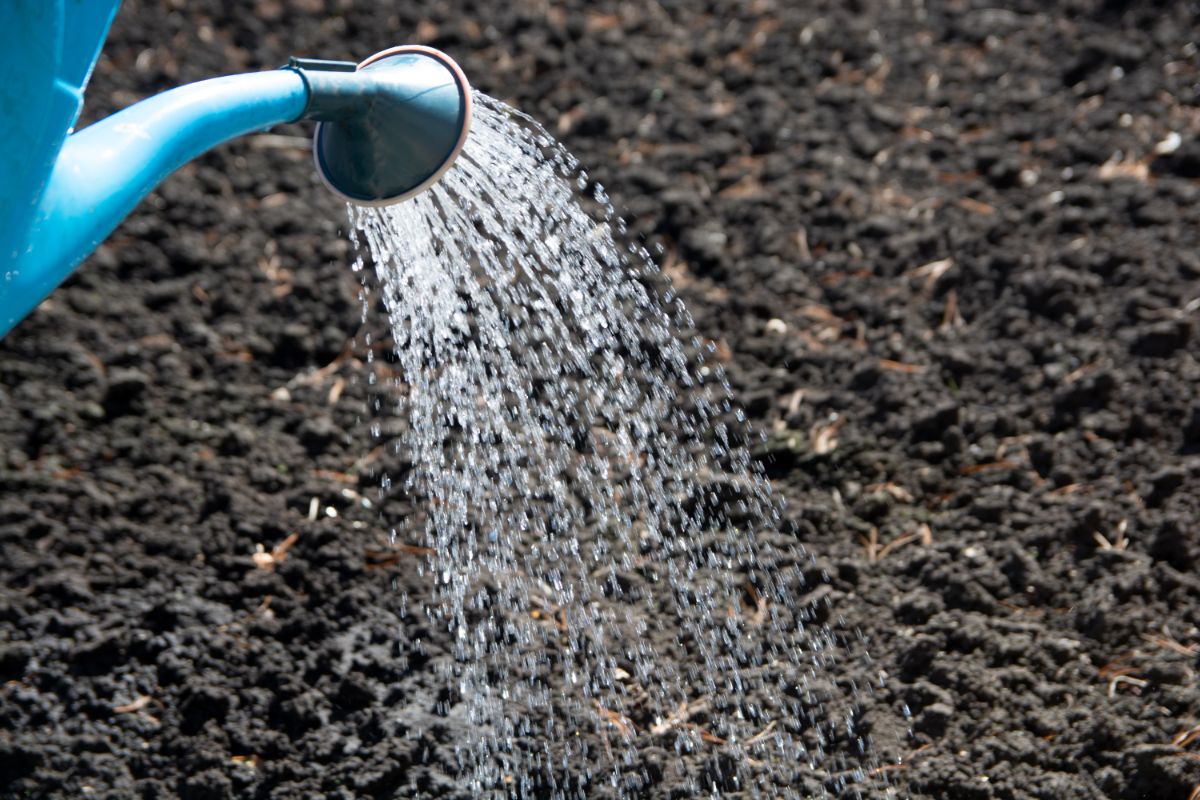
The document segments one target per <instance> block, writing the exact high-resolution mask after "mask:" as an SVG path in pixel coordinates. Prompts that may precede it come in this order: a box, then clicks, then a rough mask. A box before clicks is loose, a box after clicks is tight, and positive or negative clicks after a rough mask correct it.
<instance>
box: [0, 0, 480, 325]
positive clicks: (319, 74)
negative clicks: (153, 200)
mask: <svg viewBox="0 0 1200 800" xmlns="http://www.w3.org/2000/svg"><path fill="white" fill-rule="evenodd" d="M118 5H119V0H89V1H88V2H79V1H78V0H11V8H10V9H9V12H8V13H7V14H0V18H3V19H5V22H6V24H3V25H0V78H3V80H2V81H0V142H3V143H4V144H5V146H4V147H2V148H0V176H4V180H3V181H2V182H0V184H2V185H0V336H3V335H5V334H6V333H8V331H9V330H10V329H11V328H12V327H13V326H14V325H16V323H17V322H18V321H20V320H21V319H22V318H23V317H24V316H25V315H27V314H28V313H29V312H30V311H32V310H33V309H34V308H35V307H36V306H37V305H38V303H40V302H41V301H42V299H43V298H45V297H46V296H47V295H49V294H50V292H52V291H53V290H54V288H55V287H57V286H58V285H59V284H60V283H62V282H63V281H64V280H66V278H67V277H68V276H69V275H70V274H71V272H72V271H73V270H74V269H75V267H76V266H77V265H78V264H79V262H81V261H82V260H83V259H84V258H86V257H87V256H88V254H90V253H91V252H92V251H93V250H94V249H95V248H96V247H97V246H99V244H100V243H101V242H102V241H103V240H104V239H105V238H106V237H107V236H108V235H109V234H110V233H111V232H112V230H113V229H114V228H115V227H116V226H117V225H118V224H119V223H120V222H121V220H122V219H124V217H125V216H126V215H127V214H128V213H129V212H130V211H131V210H132V209H133V207H134V206H136V205H137V204H138V202H139V201H140V200H141V199H142V198H143V197H145V196H146V194H148V193H149V192H150V191H151V190H152V189H154V187H155V186H157V185H158V184H159V183H160V182H161V181H162V180H163V179H164V178H166V177H167V176H168V175H170V174H171V173H172V172H174V171H175V170H176V169H178V168H179V167H181V166H183V165H184V164H185V163H187V162H188V161H190V160H192V159H193V158H196V157H197V156H199V155H200V154H202V153H204V152H205V151H207V150H209V149H210V148H212V147H215V146H216V145H218V144H220V143H222V142H224V141H227V140H229V139H232V138H234V137H237V136H241V135H243V134H247V133H252V132H255V131H261V130H264V129H266V128H269V127H270V126H272V125H276V124H279V123H283V122H296V121H299V120H301V119H310V120H316V121H318V122H319V123H320V124H319V125H318V126H317V132H316V136H315V138H314V155H315V158H316V163H317V171H318V172H319V174H320V176H321V178H322V179H323V180H324V181H325V183H326V184H328V186H329V187H330V188H331V189H332V190H333V191H334V192H336V193H337V194H338V195H340V196H342V197H344V198H345V199H347V200H349V201H351V202H355V203H360V204H364V205H384V204H388V203H396V202H399V201H401V200H404V199H407V198H409V197H412V196H413V195H414V194H417V193H418V192H420V191H422V190H424V189H426V188H428V187H429V186H430V185H431V184H432V183H433V182H434V181H436V180H437V179H438V178H439V177H440V176H441V175H442V174H443V173H445V171H446V170H447V169H449V167H450V165H451V163H453V161H454V158H455V157H456V156H457V155H458V153H459V151H460V150H461V149H462V146H463V143H464V142H465V141H466V137H467V132H468V129H469V127H470V120H471V90H470V87H469V86H468V84H467V81H466V79H465V78H464V77H463V74H462V70H460V69H459V68H458V66H457V65H456V64H455V63H454V62H453V61H452V60H451V59H450V58H449V57H448V56H446V55H445V54H443V53H440V52H438V51H436V50H432V49H430V48H426V47H417V46H408V47H397V48H393V49H391V50H385V51H384V52H382V53H378V54H376V55H374V56H372V57H371V58H369V59H367V60H366V61H364V62H362V63H361V64H359V65H355V64H353V63H343V62H327V61H312V60H299V59H293V61H292V63H291V64H289V65H288V66H287V67H286V68H284V69H278V70H270V71H267V72H258V73H250V74H245V75H231V76H228V77H224V78H213V79H211V80H207V81H200V82H198V83H193V84H189V85H187V86H181V87H179V88H177V89H172V90H170V91H167V92H163V93H162V94H159V95H156V96H154V97H151V98H148V99H146V100H143V101H142V102H140V103H137V104H135V105H133V106H130V107H129V108H126V109H124V110H123V111H120V112H118V113H116V114H113V115H112V116H110V117H108V118H107V119H104V120H102V121H100V122H97V123H95V124H93V125H91V126H89V127H87V128H85V129H83V130H81V131H78V132H71V128H72V126H73V125H74V123H75V121H76V119H77V117H78V114H79V110H80V107H81V106H82V101H83V89H84V86H85V84H86V82H87V78H88V76H89V74H90V72H91V68H92V66H93V65H94V64H95V61H96V59H98V58H99V55H100V45H101V43H102V42H103V40H104V36H105V34H106V33H107V30H108V26H109V25H110V24H111V22H112V18H113V15H114V14H115V13H116V9H117V6H118Z"/></svg>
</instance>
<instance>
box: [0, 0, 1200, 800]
mask: <svg viewBox="0 0 1200 800" xmlns="http://www.w3.org/2000/svg"><path fill="white" fill-rule="evenodd" d="M1198 13H1200V8H1197V6H1196V4H1195V3H1188V2H1161V3H1122V2H1115V1H1112V0H1110V1H1109V2H1086V1H1085V0H1078V1H1077V2H1069V3H1058V4H1054V3H1010V4H1006V7H1005V8H1003V9H1001V8H996V7H993V6H991V5H989V4H987V3H982V2H979V3H970V2H948V3H922V2H896V3H893V2H883V1H882V0H880V1H879V2H868V1H866V0H864V1H863V2H854V3H841V2H804V3H790V2H772V0H755V2H741V1H740V0H739V1H736V2H735V1H734V0H730V2H708V3H688V4H681V3H669V4H663V5H660V4H658V3H653V2H650V3H640V2H637V3H616V2H588V3H584V2H572V3H568V4H565V5H564V4H554V5H550V4H547V3H541V2H534V1H533V0H522V2H517V3H513V4H506V3H483V2H479V3H471V2H465V3H462V4H460V5H456V6H454V7H450V6H447V5H445V4H439V3H432V2H430V3H419V2H418V3H401V4H392V3H381V2H372V3H367V2H354V3H351V2H349V1H348V0H291V2H285V1H284V0H259V2H257V3H255V4H233V3H219V2H215V0H209V1H208V2H196V3H188V4H184V3H182V2H171V3H155V2H138V1H136V0H127V1H126V2H125V4H124V6H123V8H122V11H121V12H120V15H119V16H118V19H117V22H116V24H115V25H114V28H113V32H112V35H111V36H110V37H109V41H108V44H107V46H106V48H105V54H104V57H103V59H102V60H101V62H100V64H99V66H98V67H97V70H96V74H95V76H94V77H93V80H92V83H91V86H90V89H89V93H88V102H89V105H88V110H87V112H86V121H90V120H93V119H97V118H99V117H101V116H103V115H105V114H107V113H110V112H111V111H113V110H115V109H117V108H119V107H122V106H124V105H126V104H128V103H131V102H133V101H135V100H137V99H140V98H141V97H144V96H147V95H149V94H151V93H154V92H157V91H161V90H163V89H166V88H169V87H171V86H173V85H176V84H179V83H183V82H186V81H191V80H198V79H201V78H204V77H209V76H212V75H215V74H222V73H228V72H233V71H243V70H254V69H262V68H271V67H275V66H278V65H279V64H281V63H282V62H283V61H284V60H286V57H287V56H288V55H290V54H302V55H316V56H321V57H328V58H348V59H358V58H362V57H365V56H366V55H368V54H370V53H372V52H375V51H377V50H380V49H382V48H384V47H386V46H389V45H392V44H395V43H399V42H422V43H427V44H431V45H433V46H436V47H439V48H442V49H444V50H446V51H448V52H449V53H451V54H452V55H453V56H454V57H455V58H457V59H458V60H459V61H460V63H461V64H462V65H463V67H464V69H465V71H466V72H467V74H468V76H470V78H471V79H472V82H473V83H474V85H475V86H477V87H478V88H479V89H482V90H483V91H486V92H488V93H489V94H492V95H494V96H497V97H500V98H502V99H505V100H506V101H508V102H510V103H512V104H514V105H516V106H518V107H521V108H523V109H525V110H526V111H528V112H530V113H531V114H533V115H534V116H535V117H537V118H539V119H541V120H542V121H544V122H545V123H546V124H547V126H548V127H549V129H550V130H551V131H552V132H554V133H555V134H556V135H558V136H560V137H561V138H562V139H563V141H564V142H565V143H566V144H567V146H568V147H569V148H570V149H571V150H572V151H573V152H574V153H575V154H576V155H578V156H579V158H580V159H581V160H582V161H583V162H584V163H585V164H587V165H588V166H589V168H590V172H591V175H592V176H593V178H595V179H597V180H599V181H600V182H602V183H603V184H604V185H605V187H606V188H607V190H608V192H609V194H610V195H611V196H612V197H613V199H614V201H615V202H616V204H617V205H618V206H619V207H620V208H621V209H623V211H624V213H625V216H626V218H627V219H628V220H629V223H630V228H631V229H632V230H633V231H634V232H635V233H637V234H641V235H644V236H646V237H647V238H648V239H649V241H651V242H657V243H661V244H662V245H663V246H664V252H663V255H662V266H663V269H664V271H665V272H666V273H667V274H668V275H670V276H671V278H672V279H673V280H674V282H675V285H676V286H677V287H678V289H679V291H680V293H681V294H682V295H683V296H684V298H685V299H686V301H687V302H688V304H689V307H690V309H691V311H692V313H693V315H694V316H695V318H696V327H697V329H698V330H699V331H700V332H701V333H703V334H704V335H706V336H708V337H711V339H713V340H714V341H715V342H716V345H717V346H716V353H717V356H718V358H720V359H721V360H722V361H723V362H724V365H725V368H726V370H727V371H728V374H729V376H730V378H731V380H732V383H733V386H734V389H735V391H736V392H737V394H738V397H739V399H740V401H741V402H742V404H743V405H744V406H745V408H746V409H747V410H748V412H749V415H750V417H751V419H752V421H753V422H754V424H755V425H756V427H757V428H758V429H759V430H761V431H763V432H765V433H766V435H767V439H766V442H765V443H764V444H763V446H762V447H761V448H760V450H759V455H760V457H761V459H762V462H763V464H764V466H765V468H766V470H767V472H768V474H769V475H770V476H771V477H772V479H773V480H774V481H775V483H776V486H777V488H778V489H779V491H780V492H781V493H782V494H783V495H784V496H785V497H786V499H787V503H788V506H787V513H788V516H789V517H790V518H791V520H792V521H793V522H794V523H795V527H796V528H797V530H798V532H799V534H798V535H799V536H800V538H801V540H802V541H803V542H804V544H805V545H806V546H807V548H808V549H809V550H810V552H812V553H813V554H815V555H816V556H817V558H818V560H819V565H820V566H821V567H822V568H823V569H824V571H825V572H827V573H828V575H829V576H830V577H829V587H830V589H829V591H827V593H826V598H827V601H828V603H829V608H830V609H831V610H832V612H833V613H834V614H836V615H837V616H838V617H841V618H843V619H844V620H845V621H846V622H847V624H848V625H850V626H854V627H857V628H858V629H860V630H861V631H862V633H863V634H864V635H865V636H866V637H867V638H868V640H869V642H870V650H871V654H872V656H873V659H874V669H876V670H882V671H884V672H885V673H887V676H888V677H887V680H886V682H885V684H884V686H883V688H881V689H878V690H876V691H875V692H874V693H873V694H868V695H864V696H863V699H862V703H863V710H862V711H863V713H862V724H863V726H864V727H865V728H866V729H867V730H869V731H870V733H871V734H872V736H873V739H874V742H875V745H876V747H877V749H878V752H879V753H880V755H881V757H882V758H883V759H884V760H885V761H887V762H889V764H888V767H887V768H885V769H884V770H883V771H882V774H881V775H876V779H877V780H876V782H875V783H874V784H868V785H866V786H865V787H860V791H862V792H863V794H864V795H865V796H867V797H875V796H884V794H885V792H886V791H887V790H886V789H885V788H884V786H883V780H882V778H883V776H886V777H887V779H888V780H889V781H890V783H891V785H892V787H893V789H894V790H897V791H899V792H900V793H901V794H907V795H908V796H911V797H914V798H970V799H971V800H976V799H978V800H986V799H987V798H1093V797H1095V798H1159V797H1161V798H1183V799H1184V800H1186V798H1189V797H1194V796H1195V793H1196V789H1197V788H1198V787H1200V686H1198V685H1197V670H1198V669H1200V578H1197V577H1196V571H1197V568H1198V567H1200V529H1198V524H1200V499H1198V497H1200V392H1198V391H1197V390H1198V388H1200V363H1198V361H1197V353H1200V345H1198V341H1200V332H1197V330H1196V327H1197V320H1198V319H1200V184H1198V183H1197V179H1200V141H1198V138H1197V135H1198V133H1200V108H1198V107H1197V95H1198V91H1200V55H1198V49H1197V44H1196V39H1197V33H1198V28H1197V23H1196V21H1195V20H1196V19H1197V14H1198ZM307 133H308V131H306V130H305V129H303V128H302V127H299V126H297V127H290V126H284V127H283V128H281V129H278V130H276V131H274V132H273V133H272V135H271V136H266V137H257V138H256V137H250V138H247V139H243V140H240V141H238V142H234V143H232V144H230V145H228V146H224V147H222V148H219V149H218V150H217V151H215V152H213V153H211V154H209V155H207V156H205V157H203V158H201V159H199V160H198V161H197V162H195V163H194V164H192V165H189V166H188V167H186V168H184V169H183V170H181V172H180V173H179V174H178V175H176V176H174V177H172V178H171V179H169V180H168V181H167V182H165V183H164V184H163V185H162V187H161V188H160V189H159V190H158V191H156V192H155V193H154V194H152V195H151V196H150V197H149V198H148V199H147V200H146V201H145V202H143V203H142V205H141V206H140V207H139V208H138V210H137V211H135V212H134V214H133V215H132V216H131V217H130V218H129V219H128V220H127V221H126V222H125V223H124V224H123V225H122V226H121V227H120V228H119V229H118V231H117V232H116V233H115V234H114V235H113V236H112V237H111V238H110V239H109V241H108V242H107V243H106V244H104V245H103V246H102V247H101V248H100V249H99V250H98V251H97V252H96V254H95V255H94V256H93V257H92V258H90V259H89V261H88V262H87V263H86V264H85V265H84V266H83V267H82V268H81V270H80V271H79V273H78V274H77V275H76V276H75V277H74V278H72V279H71V281H70V282H69V283H68V284H67V285H65V286H64V287H63V288H62V289H60V290H58V291H57V292H56V293H55V294H54V295H52V297H51V299H50V300H49V301H48V302H47V303H46V304H44V305H43V306H42V307H41V308H40V309H39V310H38V311H37V312H36V313H35V314H34V315H32V316H31V317H30V318H29V319H28V320H26V321H25V322H24V323H22V324H21V325H20V326H19V327H18V328H17V329H15V330H14V331H13V333H11V334H10V335H9V336H8V337H7V338H6V339H5V340H4V341H3V342H2V343H0V486H2V487H3V496H2V497H0V573H2V578H0V681H2V682H3V683H2V685H0V796H3V797H13V798H24V797H30V798H35V797H38V798H40V797H71V798H77V797H108V798H128V797H140V798H171V797H182V798H193V799H195V800H199V799H200V798H204V799H207V798H225V797H258V798H301V797H305V798H306V797H334V798H336V797H346V798H349V797H379V798H383V797H432V796H462V795H463V793H462V792H461V791H459V790H456V788H455V785H454V783H453V755H452V748H453V744H454V740H455V736H456V735H457V734H456V731H455V730H454V728H453V727H452V726H451V725H450V724H449V723H448V722H447V720H448V719H449V718H450V716H449V715H448V714H447V706H448V705H449V704H450V703H451V702H452V701H453V698H454V695H453V692H452V691H450V689H449V688H448V687H447V686H445V685H444V682H443V680H442V679H441V678H439V677H438V674H437V672H436V670H435V669H434V666H435V665H436V664H437V663H438V662H439V660H444V659H446V658H447V657H449V656H448V648H449V644H450V643H449V639H448V636H447V635H446V634H445V633H443V632H441V631H440V630H438V629H436V628H434V627H432V626H430V625H429V624H428V623H427V621H426V620H424V618H423V617H422V615H421V613H420V612H419V610H418V609H419V608H420V604H421V603H420V601H421V598H422V596H424V594H426V593H427V591H428V590H427V581H428V578H427V577H425V576H422V575H421V574H419V571H418V564H419V562H420V554H419V553H416V552H403V551H400V552H396V551H395V550H393V549H391V548H389V546H388V544H387V538H386V532H387V528H388V527H389V526H392V525H395V526H397V527H398V533H399V538H400V541H406V538H405V535H404V534H405V531H406V530H416V529H418V526H419V520H420V515H421V509H420V508H419V507H404V506H402V505H400V504H397V503H392V504H389V505H388V506H387V515H386V518H385V519H382V520H381V518H380V515H379V512H378V511H377V510H375V509H374V508H368V507H366V505H365V504H364V503H363V499H366V500H367V501H368V502H370V501H371V500H372V499H373V498H375V497H376V496H377V495H376V491H375V490H376V486H377V482H378V477H377V476H378V475H379V474H380V473H381V472H383V471H387V470H389V469H403V464H402V456H403V454H400V455H395V454H392V453H390V452H388V450H387V448H377V447H376V446H375V442H374V440H373V439H372V437H371V435H370V432H369V431H368V426H369V424H370V421H371V418H372V415H371V414H370V413H369V409H368V392H367V389H368V387H367V386H366V385H365V384H366V381H365V378H364V375H365V374H366V373H365V370H364V369H363V365H362V363H361V362H362V360H363V357H364V350H363V347H362V345H361V341H362V339H361V337H359V338H358V339H357V341H358V342H360V344H357V345H356V344H354V342H355V341H356V334H357V333H358V332H359V329H360V308H359V302H358V300H357V295H358V289H359V287H358V283H357V280H356V279H355V277H354V276H353V274H352V273H351V271H350V270H349V268H348V264H349V261H350V258H351V256H350V254H349V248H348V245H347V244H346V242H345V236H344V229H345V222H344V219H345V215H344V212H343V210H342V209H341V208H340V207H339V204H338V202H337V201H335V200H334V199H333V198H332V197H331V196H330V195H329V194H328V192H326V191H325V190H324V189H322V188H321V186H320V185H319V183H318V180H317V179H316V177H315V176H314V174H313V171H312V167H311V157H310V156H309V154H308V153H307V151H306V150H305V144H304V142H303V141H301V140H300V139H299V138H298V137H302V136H305V135H307ZM393 462H395V463H393ZM406 526H407V528H406ZM847 669H848V670H849V669H851V668H850V667H847ZM855 669H858V668H857V667H855ZM905 712H907V718H906V716H905ZM897 759H900V760H899V762H898V763H897ZM648 796H652V797H672V796H678V787H673V786H670V785H662V786H658V787H654V789H653V790H652V791H651V792H650V793H649V795H648Z"/></svg>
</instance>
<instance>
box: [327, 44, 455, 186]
mask: <svg viewBox="0 0 1200 800" xmlns="http://www.w3.org/2000/svg"><path fill="white" fill-rule="evenodd" d="M312 74H313V73H309V75H310V76H311V75H312ZM355 78H357V79H358V80H357V81H355V83H356V84H359V89H358V90H356V91H355V92H353V93H342V92H337V93H336V94H337V96H336V97H334V96H324V97H318V104H319V105H320V104H322V103H323V104H327V105H328V106H329V108H330V110H333V109H335V108H337V109H339V110H340V112H341V113H329V114H326V113H321V109H319V108H318V109H315V113H313V117H315V118H318V119H323V120H324V121H322V122H320V123H319V124H318V125H317V130H316V134H315V135H314V137H313V157H314V159H315V160H316V164H317V173H318V174H319V175H320V176H321V179H322V180H323V181H324V182H325V184H326V185H327V186H328V187H329V188H330V189H331V190H332V191H333V192H334V193H335V194H338V195H340V196H341V197H343V198H345V199H346V200H349V201H350V202H352V203H357V204H358V205H365V206H384V205H390V204H392V203H399V202H401V201H403V200H407V199H408V198H410V197H412V196H414V195H416V194H419V193H420V192H422V191H424V190H425V189H428V188H429V187H430V186H431V185H433V184H434V183H435V182H436V181H437V179H438V178H440V177H441V176H442V175H443V174H445V172H446V170H448V169H450V165H451V164H453V163H454V159H455V158H456V157H457V156H458V154H459V152H460V151H461V150H462V147H463V144H465V143H466V140H467V132H468V130H469V129H470V126H471V87H470V85H469V84H468V83H467V79H466V77H465V76H464V75H463V72H462V70H461V69H460V68H459V66H458V65H457V64H455V63H454V61H453V60H451V58H450V57H449V56H447V55H446V54H445V53H442V52H441V51H439V50H434V49H433V48H431V47H421V46H419V45H405V46H402V47H393V48H390V49H388V50H384V51H382V52H379V53H376V54H375V55H373V56H371V57H370V58H368V59H367V60H365V61H363V62H362V63H361V64H359V65H358V69H357V71H356V72H355ZM314 94H319V93H314ZM347 104H349V105H352V111H351V112H350V113H345V109H346V105H347ZM313 117H310V118H313Z"/></svg>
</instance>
